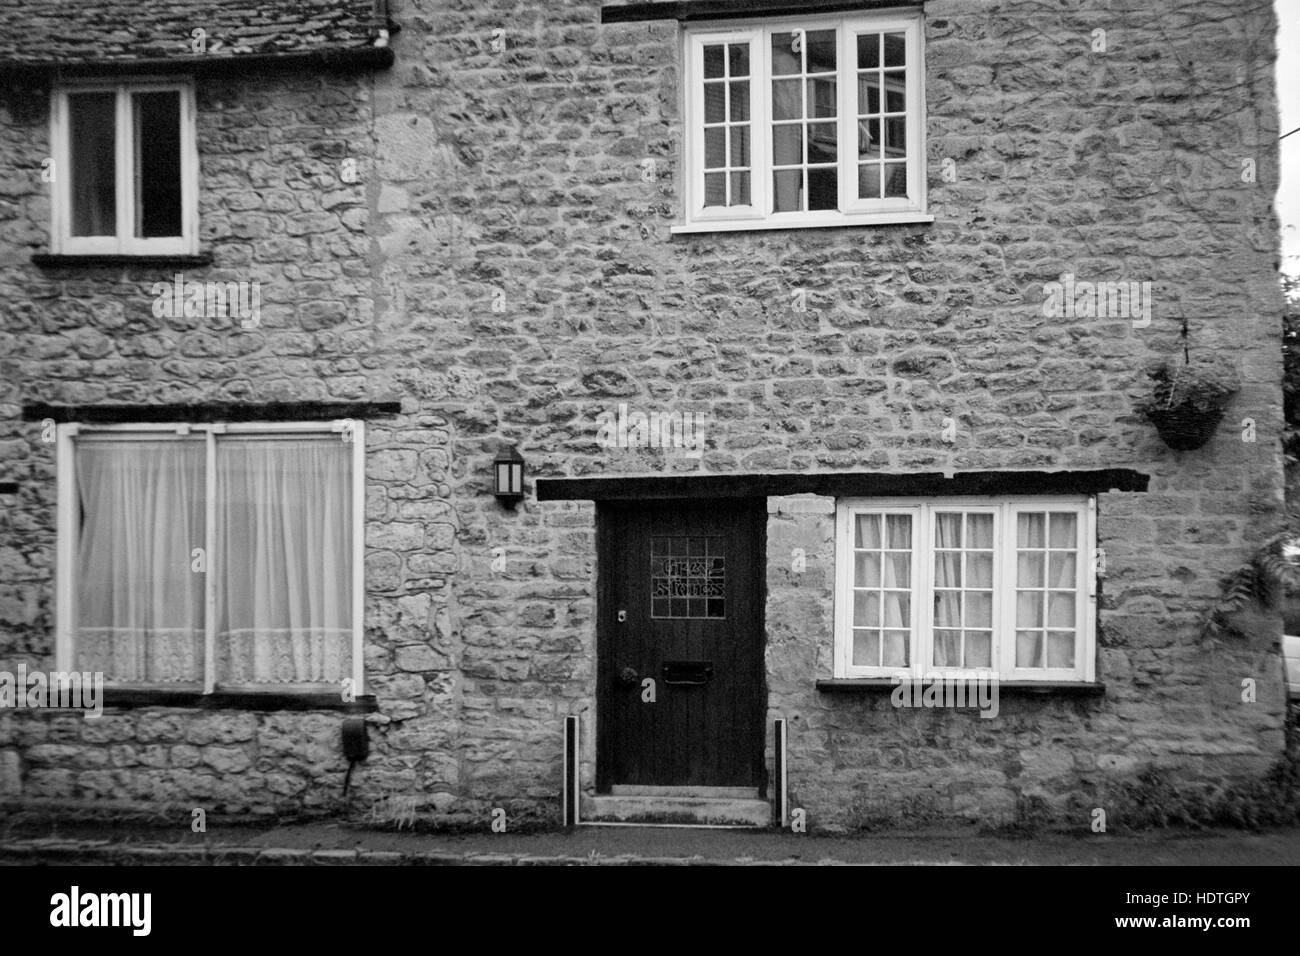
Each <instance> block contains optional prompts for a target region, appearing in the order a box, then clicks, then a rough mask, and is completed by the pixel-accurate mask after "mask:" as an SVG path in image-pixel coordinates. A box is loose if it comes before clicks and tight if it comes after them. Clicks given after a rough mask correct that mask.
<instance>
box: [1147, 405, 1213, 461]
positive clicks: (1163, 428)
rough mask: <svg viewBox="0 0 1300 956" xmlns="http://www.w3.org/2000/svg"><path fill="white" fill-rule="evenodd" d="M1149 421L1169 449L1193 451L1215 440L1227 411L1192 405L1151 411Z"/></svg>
mask: <svg viewBox="0 0 1300 956" xmlns="http://www.w3.org/2000/svg"><path fill="white" fill-rule="evenodd" d="M1147 418H1149V419H1150V420H1151V424H1153V425H1155V426H1156V431H1157V432H1159V433H1160V440H1161V441H1163V442H1164V443H1165V444H1166V445H1168V446H1169V447H1170V448H1172V449H1174V451H1191V450H1192V449H1194V448H1200V447H1201V446H1202V445H1204V444H1206V443H1207V442H1208V441H1209V440H1210V439H1211V438H1213V437H1214V432H1215V429H1217V428H1218V427H1219V422H1221V421H1222V420H1223V408H1222V407H1221V406H1220V407H1217V408H1205V407H1204V406H1200V405H1196V404H1193V403H1190V402H1188V403H1186V404H1183V405H1175V406H1174V407H1173V408H1152V409H1149V410H1148V411H1147Z"/></svg>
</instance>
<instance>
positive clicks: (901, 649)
mask: <svg viewBox="0 0 1300 956" xmlns="http://www.w3.org/2000/svg"><path fill="white" fill-rule="evenodd" d="M908 644H909V641H908V634H907V631H885V641H884V648H883V654H882V657H883V662H882V663H883V665H884V666H885V667H906V666H907V662H908V656H907V652H908Z"/></svg>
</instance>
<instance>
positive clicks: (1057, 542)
mask: <svg viewBox="0 0 1300 956" xmlns="http://www.w3.org/2000/svg"><path fill="white" fill-rule="evenodd" d="M1078 523H1079V522H1078V516H1077V515H1075V514H1073V513H1070V512H1060V511H1054V512H1052V517H1051V530H1052V536H1051V538H1050V546H1051V547H1053V548H1068V549H1070V550H1071V551H1073V550H1074V549H1075V548H1076V547H1078V538H1077V535H1078Z"/></svg>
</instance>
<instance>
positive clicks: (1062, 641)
mask: <svg viewBox="0 0 1300 956" xmlns="http://www.w3.org/2000/svg"><path fill="white" fill-rule="evenodd" d="M1047 666H1048V667H1074V631H1049V632H1048V634H1047Z"/></svg>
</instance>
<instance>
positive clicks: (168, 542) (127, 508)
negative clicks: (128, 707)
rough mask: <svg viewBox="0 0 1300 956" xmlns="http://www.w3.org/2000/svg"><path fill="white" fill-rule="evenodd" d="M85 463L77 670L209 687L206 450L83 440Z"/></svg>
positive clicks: (80, 490)
mask: <svg viewBox="0 0 1300 956" xmlns="http://www.w3.org/2000/svg"><path fill="white" fill-rule="evenodd" d="M76 454H77V468H76V475H77V494H78V498H79V502H80V515H79V520H80V525H81V531H80V535H79V537H78V544H77V577H76V580H77V582H78V585H77V593H76V604H77V607H76V620H77V629H76V637H75V642H76V653H77V666H78V668H79V669H83V670H89V671H99V672H102V673H103V674H104V678H105V679H106V680H117V681H142V682H146V681H147V682H149V683H167V682H186V681H191V682H197V681H200V680H202V676H203V574H202V573H197V572H195V571H194V570H192V565H193V561H194V558H193V557H192V551H193V549H194V548H201V547H202V546H203V517H204V516H203V471H204V463H203V462H204V459H203V454H204V450H203V442H202V440H197V441H195V440H180V439H171V440H169V439H149V440H143V441H142V440H129V439H110V438H103V439H95V438H83V439H79V440H78V441H77V444H76Z"/></svg>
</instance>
